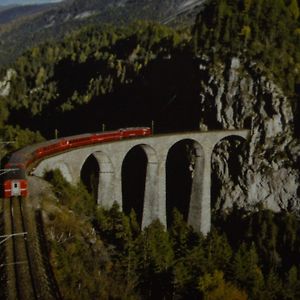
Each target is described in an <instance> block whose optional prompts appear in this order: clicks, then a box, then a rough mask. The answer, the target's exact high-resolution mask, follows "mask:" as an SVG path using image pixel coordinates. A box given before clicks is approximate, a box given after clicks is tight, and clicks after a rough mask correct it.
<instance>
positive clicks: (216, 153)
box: [211, 134, 248, 211]
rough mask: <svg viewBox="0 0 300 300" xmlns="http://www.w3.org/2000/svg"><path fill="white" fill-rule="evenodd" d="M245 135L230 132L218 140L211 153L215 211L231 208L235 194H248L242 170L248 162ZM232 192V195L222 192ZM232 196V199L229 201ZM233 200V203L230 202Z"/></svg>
mask: <svg viewBox="0 0 300 300" xmlns="http://www.w3.org/2000/svg"><path fill="white" fill-rule="evenodd" d="M246 141H247V140H246V139H245V137H243V136H240V135H236V134H228V135H226V136H224V137H223V138H222V139H220V140H219V141H217V142H216V143H215V144H214V145H213V148H212V153H211V206H212V210H213V211H218V210H221V209H223V208H230V207H231V206H232V203H233V201H234V196H233V195H234V194H235V195H238V194H240V196H238V197H242V194H244V196H246V193H247V191H246V184H245V182H243V181H242V177H241V176H240V175H241V172H242V169H243V166H244V165H245V163H248V149H247V147H248V144H247V143H246ZM224 193H225V194H227V193H230V194H231V195H230V197H224V196H222V194H224ZM229 198H230V201H229ZM229 202H231V204H230V203H229Z"/></svg>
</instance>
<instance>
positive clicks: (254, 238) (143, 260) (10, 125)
mask: <svg viewBox="0 0 300 300" xmlns="http://www.w3.org/2000/svg"><path fill="white" fill-rule="evenodd" d="M129 2H130V3H132V2H131V1H129ZM74 3H75V2H74ZM76 3H77V2H76ZM87 3H88V1H87ZM141 3H142V2H141ZM143 3H144V2H143ZM145 7H146V6H145ZM145 9H146V8H145ZM151 9H153V12H154V13H155V12H156V8H155V7H151ZM114 12H115V11H111V13H112V14H113V13H114ZM299 14H300V12H299V3H298V1H297V0H278V1H275V2H274V1H272V0H258V1H254V0H252V1H251V0H243V1H230V0H218V1H217V0H211V1H207V3H206V5H205V7H204V8H203V10H202V11H201V12H199V14H198V15H197V19H196V21H195V23H194V24H193V26H192V27H191V28H189V27H187V26H181V27H180V26H178V27H176V29H174V28H170V27H168V26H165V25H161V24H158V23H154V22H149V21H136V22H133V23H132V24H131V25H126V26H125V25H123V26H115V25H103V24H102V25H99V24H93V25H89V26H86V27H83V28H81V29H78V30H77V31H73V32H72V33H69V34H68V35H67V36H65V37H64V38H63V40H61V41H60V42H54V41H48V42H46V43H44V44H41V45H39V46H36V47H34V48H32V49H30V50H28V51H27V52H25V53H24V54H23V55H22V56H20V57H19V58H18V59H17V60H16V61H15V62H14V63H12V64H10V66H9V68H6V69H2V71H1V78H2V79H1V82H0V125H1V132H0V133H1V135H2V138H3V139H17V141H18V143H17V144H15V145H11V147H18V146H21V145H24V144H26V143H32V142H33V141H36V140H40V139H41V138H42V137H41V135H42V136H43V137H45V138H47V139H49V138H52V137H53V136H54V132H55V130H58V133H59V135H60V136H63V135H68V134H77V133H81V132H89V131H99V130H101V126H102V124H105V125H106V128H107V129H114V128H118V127H122V126H135V125H143V126H147V125H150V124H151V121H154V125H155V131H156V132H166V131H183V130H199V129H200V130H210V129H234V128H248V129H250V130H251V140H250V141H249V143H248V145H247V147H242V146H241V143H239V142H235V141H231V140H225V141H221V142H220V143H219V144H218V145H216V147H215V149H214V151H213V155H212V208H213V225H214V229H213V231H212V232H211V233H210V234H209V235H208V236H207V237H206V238H205V237H202V236H201V235H199V234H197V233H195V232H193V231H192V230H191V228H188V227H187V226H186V224H185V223H184V221H183V220H182V217H181V216H180V213H178V212H175V213H174V214H175V215H174V220H173V225H172V226H171V228H170V229H169V231H168V232H165V231H164V230H163V228H162V226H161V224H159V223H154V224H153V225H151V226H150V227H149V228H147V229H145V230H144V231H143V232H141V231H140V229H139V226H138V224H137V221H136V217H135V216H134V213H132V214H131V215H130V216H124V215H122V214H121V213H120V212H119V211H118V209H117V207H115V206H114V207H113V208H112V209H111V210H110V211H105V210H102V209H99V210H96V212H95V210H94V207H93V205H94V204H93V199H92V197H91V196H90V195H88V193H87V192H86V191H85V189H84V187H83V186H80V187H77V188H75V187H71V186H69V185H68V184H67V183H65V182H64V181H63V180H62V178H60V175H59V174H56V173H55V174H50V175H49V174H48V177H47V179H48V180H50V182H51V183H52V184H53V186H54V188H53V189H54V193H55V194H56V197H58V198H57V199H55V201H53V199H52V200H51V199H47V201H45V202H44V206H43V208H42V209H43V211H44V216H45V222H46V223H47V226H48V227H47V230H48V233H47V234H48V238H49V243H50V246H51V259H52V263H53V266H54V267H55V268H54V269H55V275H56V278H57V280H58V282H59V285H60V287H61V291H62V294H63V295H64V296H65V297H66V299H76V297H78V295H81V296H80V297H81V298H82V299H83V298H87V299H89V298H97V297H100V298H101V299H108V298H109V297H110V299H118V298H120V297H122V296H124V295H126V297H127V298H128V299H141V298H142V299H153V298H155V299H166V298H167V299H278V300H279V299H299V297H300V294H299V291H300V286H299V285H300V282H299V279H300V278H299V275H298V274H299V272H300V267H299V266H300V263H299V243H300V240H299V228H300V227H299V215H300V195H299V179H300V178H299V177H300V176H299V165H300V160H299V154H300V144H299V132H300V127H299V117H300V113H299V94H300V73H299V72H300V55H299V49H300V21H299ZM114 16H115V17H118V16H119V15H118V14H116V15H114ZM139 16H140V15H139V14H138V15H137V17H139ZM26 128H28V130H25V129H26ZM37 131H39V132H40V133H41V134H39V133H36V132H37ZM11 149H12V148H10V149H6V152H7V151H8V150H11ZM190 173H191V172H190ZM190 173H189V174H190ZM82 199H84V201H82ZM142 200H143V199H140V201H142ZM57 202H59V205H58V206H57ZM83 203H84V204H85V205H83ZM78 220H80V222H81V225H82V226H84V227H81V225H80V226H79V225H78V224H79V223H78ZM66 228H67V230H68V233H66V231H65V230H66ZM82 228H85V230H83V229H82ZM70 253H71V254H72V255H70ZM86 253H89V255H87V254H86ZM99 253H101V255H96V254H99ZM83 257H84V259H83ZM94 257H96V259H94ZM91 258H93V259H91ZM74 260H75V261H76V263H73V262H74ZM76 274H85V276H80V278H79V277H78V276H77V275H76ZM124 278H125V280H124ZM158 283H159V284H158ZM99 286H100V289H99ZM158 286H160V287H161V288H158ZM82 287H84V288H82ZM226 293H227V294H226ZM120 295H121V296H120ZM220 295H221V296H220ZM224 295H225V296H224Z"/></svg>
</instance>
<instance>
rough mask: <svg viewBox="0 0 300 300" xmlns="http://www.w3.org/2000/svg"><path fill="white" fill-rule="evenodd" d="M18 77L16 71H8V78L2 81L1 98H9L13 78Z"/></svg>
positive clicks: (0, 83) (0, 87) (0, 82)
mask: <svg viewBox="0 0 300 300" xmlns="http://www.w3.org/2000/svg"><path fill="white" fill-rule="evenodd" d="M15 75H16V72H15V70H13V69H8V70H7V71H6V76H5V77H4V78H3V80H2V81H0V96H3V97H5V96H8V95H9V92H10V85H11V83H10V82H11V80H12V78H13V77H14V76H15Z"/></svg>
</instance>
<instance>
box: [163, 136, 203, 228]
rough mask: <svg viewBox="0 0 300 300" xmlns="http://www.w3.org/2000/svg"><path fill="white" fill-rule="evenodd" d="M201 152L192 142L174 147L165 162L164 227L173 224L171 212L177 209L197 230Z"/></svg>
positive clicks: (200, 192) (201, 165) (198, 144)
mask: <svg viewBox="0 0 300 300" xmlns="http://www.w3.org/2000/svg"><path fill="white" fill-rule="evenodd" d="M204 157H205V155H204V150H203V147H202V145H201V144H200V143H199V142H197V141H196V140H193V139H182V140H179V141H177V142H176V143H174V144H173V145H172V146H171V147H170V148H169V151H168V154H167V159H166V211H167V224H168V226H169V225H171V223H172V211H173V209H174V208H177V209H178V210H179V211H180V212H181V214H182V215H183V217H184V219H185V220H186V221H187V222H188V224H190V225H192V226H193V227H195V228H196V227H197V224H198V223H199V218H200V214H199V210H201V205H202V204H201V200H202V192H203V191H202V187H203V176H204V173H203V172H204V162H205V160H204Z"/></svg>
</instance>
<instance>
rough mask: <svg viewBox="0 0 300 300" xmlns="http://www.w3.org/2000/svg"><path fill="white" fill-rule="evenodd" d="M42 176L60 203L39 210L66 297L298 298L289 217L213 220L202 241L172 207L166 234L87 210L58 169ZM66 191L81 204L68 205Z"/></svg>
mask: <svg viewBox="0 0 300 300" xmlns="http://www.w3.org/2000/svg"><path fill="white" fill-rule="evenodd" d="M46 177H47V178H48V180H50V182H51V183H52V184H53V185H54V192H55V194H56V196H57V197H58V198H59V203H60V205H59V207H58V208H57V207H55V209H54V208H52V209H50V210H49V208H48V209H47V207H46V205H44V209H45V210H46V211H47V214H48V215H49V221H48V225H47V226H48V229H47V230H48V236H49V240H50V246H51V260H52V263H53V268H54V272H55V275H56V279H57V280H58V283H59V286H60V288H61V290H62V294H63V296H64V298H66V299H77V297H78V295H80V297H81V298H83V299H91V298H97V297H100V299H141V298H142V299H154V298H155V299H165V298H172V297H175V298H178V299H220V300H221V299H224V300H225V299H237V300H238V299H248V297H249V299H274V300H275V299H276V300H277V299H298V298H299V295H300V278H299V275H298V274H299V271H300V270H299V265H298V258H299V255H300V253H299V249H300V248H299V245H300V240H299V238H298V237H299V236H300V235H299V232H300V222H299V220H298V219H297V218H296V217H295V216H293V215H291V214H288V213H281V214H275V213H272V212H271V211H267V210H260V211H259V212H256V213H252V214H246V215H244V213H243V212H242V211H236V212H235V213H234V214H232V215H229V216H227V217H226V218H225V219H224V220H223V221H219V225H218V226H220V228H222V230H220V229H216V228H214V229H213V230H212V231H211V232H210V233H209V234H208V235H207V236H206V237H203V236H202V235H199V234H197V233H195V232H194V231H193V230H192V228H191V227H189V226H188V225H187V224H186V223H185V222H184V221H183V217H182V216H181V215H180V213H179V212H178V211H176V210H175V211H174V216H173V224H172V227H171V228H170V229H169V231H166V230H165V228H164V226H163V225H162V224H161V223H160V222H159V221H154V222H153V223H152V224H151V225H150V226H149V227H147V228H145V229H144V230H140V229H139V228H138V224H137V221H136V216H135V213H134V211H131V213H130V215H129V216H126V215H124V214H123V213H122V212H121V211H120V209H119V206H118V204H116V203H115V204H114V205H113V206H112V207H111V208H110V209H104V208H97V209H95V208H94V210H95V213H93V212H91V210H90V204H89V201H88V198H86V197H87V195H86V192H85V191H82V190H78V187H77V188H76V187H71V186H70V185H69V184H68V183H66V182H65V181H64V180H63V178H62V176H61V174H60V172H59V171H54V172H52V173H49V174H47V176H46ZM74 191H76V193H77V194H78V195H79V194H80V195H81V196H80V197H81V199H82V200H83V201H82V203H83V204H84V206H85V207H82V206H78V203H76V201H74V200H73V196H74V193H75V192H74ZM78 199H79V198H78ZM45 207H46V208H45ZM79 215H81V217H83V219H78V216H79ZM87 216H88V218H87ZM232 218H234V221H233V220H232ZM236 224H239V226H240V228H239V229H240V230H239V231H235V229H236ZM232 226H233V227H232ZM233 232H235V233H236V234H235V235H234V236H233V234H232V233H233ZM274 253H276V255H275V256H276V259H274ZM79 274H80V275H79ZM82 274H83V275H84V276H82Z"/></svg>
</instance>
